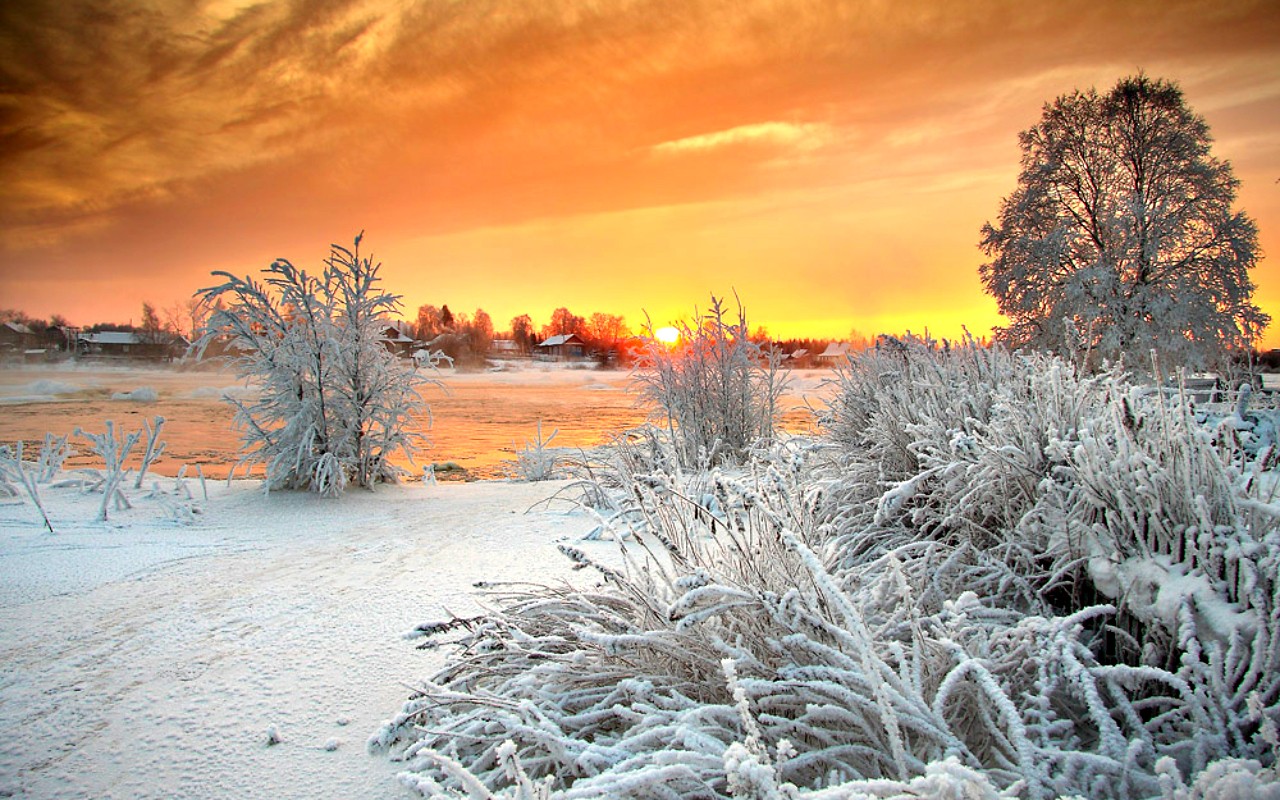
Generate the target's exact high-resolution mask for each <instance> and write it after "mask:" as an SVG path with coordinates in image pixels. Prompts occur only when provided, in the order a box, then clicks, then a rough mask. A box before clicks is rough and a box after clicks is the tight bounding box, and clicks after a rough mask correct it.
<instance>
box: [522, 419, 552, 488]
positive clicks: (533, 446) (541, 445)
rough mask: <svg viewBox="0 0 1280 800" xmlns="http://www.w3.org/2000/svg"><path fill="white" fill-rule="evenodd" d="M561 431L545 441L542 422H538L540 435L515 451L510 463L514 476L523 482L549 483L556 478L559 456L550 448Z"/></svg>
mask: <svg viewBox="0 0 1280 800" xmlns="http://www.w3.org/2000/svg"><path fill="white" fill-rule="evenodd" d="M558 433H560V431H559V430H558V429H557V430H554V431H552V432H551V435H550V436H548V437H546V438H545V439H544V438H543V436H542V420H538V435H537V437H536V438H534V439H529V440H527V441H526V442H525V443H524V447H521V448H520V449H519V450H516V451H515V456H516V457H515V460H514V461H512V462H510V465H511V472H512V474H513V475H514V476H515V477H516V478H518V479H519V480H522V481H547V480H551V479H552V478H554V477H555V476H556V464H557V461H558V457H557V454H556V452H555V451H554V450H552V449H551V448H549V447H548V445H550V444H551V440H553V439H555V438H556V435H557V434H558Z"/></svg>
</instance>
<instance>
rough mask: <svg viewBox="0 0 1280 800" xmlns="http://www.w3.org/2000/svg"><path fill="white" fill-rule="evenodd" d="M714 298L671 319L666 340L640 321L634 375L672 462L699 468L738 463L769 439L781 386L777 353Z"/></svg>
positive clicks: (741, 316) (740, 311)
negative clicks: (669, 434) (656, 416)
mask: <svg viewBox="0 0 1280 800" xmlns="http://www.w3.org/2000/svg"><path fill="white" fill-rule="evenodd" d="M727 314H728V309H727V308H726V307H725V305H724V302H723V301H722V300H721V299H720V298H717V297H714V296H713V297H712V298H711V310H710V311H709V312H707V313H706V314H705V315H702V316H699V315H697V314H695V319H694V320H693V321H682V322H680V323H678V325H677V326H676V327H677V329H678V330H679V333H680V337H679V340H678V341H677V342H675V343H674V344H672V343H668V342H664V341H662V340H660V339H659V338H658V337H657V336H656V335H655V334H654V330H653V326H652V323H649V322H646V324H645V326H644V335H643V337H642V339H643V342H644V344H643V348H642V349H641V352H640V356H639V358H638V359H637V362H636V372H635V380H636V383H637V385H638V386H639V390H640V395H641V397H642V398H643V399H644V400H646V401H649V402H652V403H654V404H655V405H656V406H657V407H658V408H659V409H660V410H661V413H662V414H663V415H664V416H665V423H666V425H667V427H668V428H669V429H670V430H672V431H673V433H674V438H675V441H676V443H677V444H678V451H677V452H678V453H679V457H680V463H681V464H682V465H684V466H685V467H687V468H695V469H696V468H705V467H709V466H715V465H718V464H722V463H735V462H741V461H742V460H743V459H744V458H745V457H746V454H747V450H748V449H749V448H750V447H751V446H752V445H754V444H755V443H756V442H758V441H760V440H762V439H765V440H767V439H770V438H772V437H773V433H774V423H775V420H776V416H777V411H778V398H779V396H780V395H781V394H782V391H783V388H784V380H783V378H782V376H781V373H780V371H779V359H778V357H777V355H776V354H774V353H773V352H772V351H766V350H765V349H764V348H762V347H761V346H760V345H759V344H757V343H756V342H753V341H752V340H751V338H750V330H749V329H748V327H747V318H746V313H745V311H744V310H743V308H742V305H741V303H739V304H738V314H737V317H738V318H737V321H736V322H735V321H733V320H732V319H731V318H728V317H727Z"/></svg>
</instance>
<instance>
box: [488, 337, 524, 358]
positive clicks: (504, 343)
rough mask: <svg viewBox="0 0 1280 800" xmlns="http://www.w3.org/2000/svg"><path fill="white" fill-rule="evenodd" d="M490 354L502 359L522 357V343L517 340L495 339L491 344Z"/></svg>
mask: <svg viewBox="0 0 1280 800" xmlns="http://www.w3.org/2000/svg"><path fill="white" fill-rule="evenodd" d="M489 352H490V353H492V354H493V355H495V356H499V357H501V358H515V357H516V356H518V355H520V343H519V342H517V341H516V340H515V339H494V340H493V341H492V342H491V343H490V344H489Z"/></svg>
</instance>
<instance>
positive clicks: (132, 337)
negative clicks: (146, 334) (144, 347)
mask: <svg viewBox="0 0 1280 800" xmlns="http://www.w3.org/2000/svg"><path fill="white" fill-rule="evenodd" d="M80 338H81V339H82V340H84V341H86V342H89V343H90V344H142V338H141V337H139V336H138V334H136V333H134V332H133V331H98V332H97V333H82V334H80Z"/></svg>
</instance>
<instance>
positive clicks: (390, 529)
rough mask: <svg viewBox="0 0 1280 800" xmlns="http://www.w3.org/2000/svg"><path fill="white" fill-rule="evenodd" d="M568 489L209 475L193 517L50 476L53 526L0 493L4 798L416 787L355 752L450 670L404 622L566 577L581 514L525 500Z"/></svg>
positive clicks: (386, 792)
mask: <svg viewBox="0 0 1280 800" xmlns="http://www.w3.org/2000/svg"><path fill="white" fill-rule="evenodd" d="M160 481H161V483H162V484H163V487H162V488H165V489H167V488H168V487H169V485H171V484H172V483H173V481H172V480H171V479H163V478H162V479H160ZM562 486H563V483H558V482H550V483H538V484H520V483H505V482H477V483H469V484H460V483H442V484H438V485H430V486H424V485H422V484H412V485H403V486H383V487H379V488H378V490H377V491H376V492H366V491H350V492H348V493H347V495H346V496H345V497H344V498H342V499H341V500H339V501H328V500H322V499H319V498H316V497H314V496H308V495H305V494H300V493H272V494H270V495H264V494H263V493H262V492H261V491H260V490H259V484H258V483H257V482H253V481H237V482H235V483H233V484H232V485H230V486H228V485H227V484H226V483H225V482H217V483H214V482H210V483H209V484H208V487H207V488H208V490H209V495H210V496H209V499H208V501H204V500H203V497H202V495H201V492H200V491H199V488H198V487H197V488H196V489H195V490H194V492H193V494H194V496H195V497H196V498H197V500H196V501H194V505H195V507H197V508H198V509H199V510H200V512H201V513H199V514H197V515H195V517H194V520H195V521H194V522H193V523H191V524H189V525H180V524H178V523H176V522H174V521H173V517H172V515H171V514H170V513H169V512H168V510H167V509H166V507H165V506H164V505H163V504H161V503H158V502H155V501H149V500H147V499H146V498H145V496H143V495H142V494H134V495H133V496H132V497H131V499H132V500H133V505H134V508H133V509H131V510H127V511H120V512H115V513H113V514H112V518H111V521H110V522H109V523H106V524H99V523H94V522H92V521H91V520H92V519H93V511H94V508H95V507H96V505H97V503H98V498H97V496H95V495H82V494H81V493H80V492H79V491H78V490H77V489H75V488H60V489H55V488H50V487H48V486H44V487H42V489H41V491H42V500H43V501H44V503H45V505H46V507H47V509H48V511H49V514H50V517H51V519H52V522H53V525H54V528H55V530H56V531H57V533H56V534H49V533H47V532H46V531H44V529H43V524H42V523H41V522H40V521H39V515H38V513H37V512H36V511H35V509H34V508H33V507H32V505H31V504H30V503H29V502H25V503H19V502H16V501H13V500H10V501H6V502H4V504H2V505H0V663H3V664H4V669H3V671H0V730H4V731H5V732H6V734H5V736H4V737H3V738H0V797H4V796H20V797H33V798H43V797H49V798H53V797H90V796H91V797H96V798H168V797H197V796H199V797H237V798H291V797H297V798H316V797H320V798H323V797H332V798H355V797H381V798H396V797H410V796H413V795H412V794H411V793H409V792H408V791H407V790H406V789H404V788H402V787H401V786H400V784H399V783H397V781H396V780H395V774H396V773H397V772H398V771H400V770H401V769H403V767H402V765H397V764H395V763H393V762H390V761H388V760H387V759H386V758H384V757H375V756H370V755H368V754H366V753H365V750H364V748H363V746H361V744H362V743H363V740H364V738H365V737H366V736H367V735H368V734H369V732H371V731H373V730H374V729H375V728H376V727H377V726H378V724H379V723H380V722H382V720H383V719H384V717H386V716H387V714H388V713H390V712H392V711H394V709H396V708H398V707H399V706H400V705H401V704H402V702H403V700H404V698H405V696H406V694H407V689H406V688H405V686H406V684H412V683H413V682H415V681H417V680H419V679H420V678H422V677H424V676H426V675H429V674H430V673H432V672H434V671H435V670H436V669H438V668H439V666H440V665H441V659H442V658H443V656H444V654H443V652H440V651H422V650H417V649H414V644H415V643H414V642H410V641H406V640H405V639H404V638H402V636H403V633H404V632H405V631H406V630H409V629H411V628H413V627H414V626H415V625H418V624H420V623H422V622H423V621H426V620H436V619H441V618H447V617H448V615H449V614H451V613H453V614H459V615H465V614H474V613H477V612H479V611H480V610H481V605H480V601H479V600H478V599H477V597H476V595H475V593H474V590H473V589H472V584H473V583H474V582H476V581H478V580H481V579H483V580H488V581H495V580H496V581H501V580H527V579H531V578H532V579H538V580H545V581H556V580H558V579H560V578H562V577H567V576H568V575H570V574H571V572H572V571H571V565H570V564H569V562H568V560H567V559H564V558H563V557H561V556H560V555H559V554H558V553H556V551H555V547H556V542H557V541H558V540H562V539H566V538H574V539H576V538H579V537H580V536H581V535H582V534H583V533H585V532H586V531H587V530H588V529H589V528H590V527H591V526H592V525H593V524H594V522H593V521H592V520H591V519H590V518H589V517H587V516H584V515H578V514H567V513H565V512H564V511H557V510H554V509H553V510H547V509H546V508H544V507H539V509H538V510H534V511H528V509H530V507H532V506H535V505H536V504H539V503H540V501H542V500H544V499H545V498H547V497H549V496H551V495H552V494H553V493H555V492H556V491H557V490H559V489H560V488H562ZM578 546H579V547H588V548H590V547H597V548H602V549H608V548H612V547H614V545H612V544H610V543H607V542H605V543H599V544H592V543H582V544H579V545H578ZM273 741H275V742H278V744H274V745H272V744H270V743H271V742H273Z"/></svg>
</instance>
